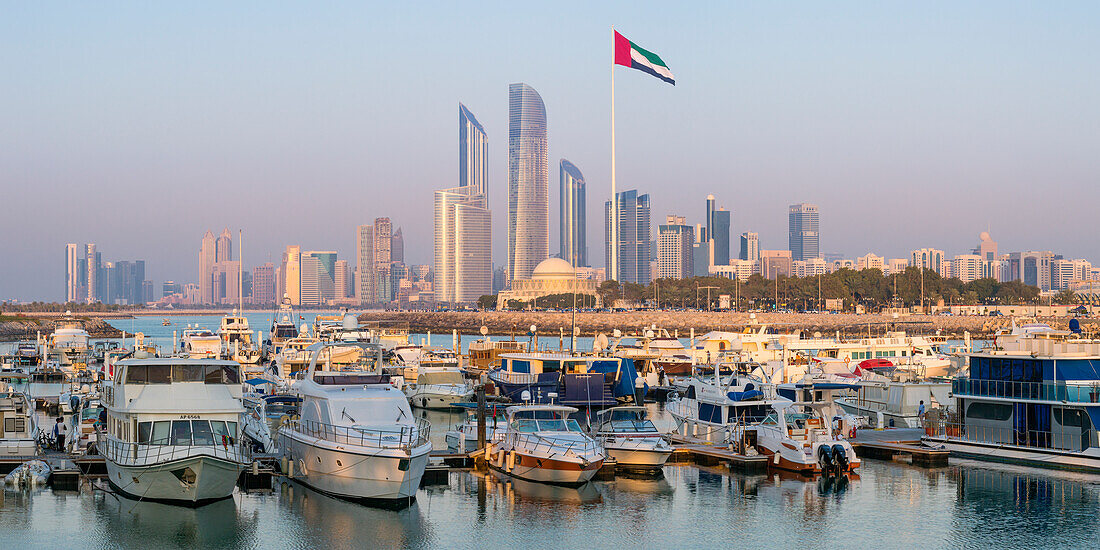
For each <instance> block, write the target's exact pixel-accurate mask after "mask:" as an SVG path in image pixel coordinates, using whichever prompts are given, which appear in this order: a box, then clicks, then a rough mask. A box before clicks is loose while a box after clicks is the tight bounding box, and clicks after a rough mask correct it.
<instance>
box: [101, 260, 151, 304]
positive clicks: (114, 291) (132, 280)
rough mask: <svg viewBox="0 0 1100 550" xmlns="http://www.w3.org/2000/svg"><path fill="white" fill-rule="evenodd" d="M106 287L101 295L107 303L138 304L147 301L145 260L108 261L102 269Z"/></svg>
mask: <svg viewBox="0 0 1100 550" xmlns="http://www.w3.org/2000/svg"><path fill="white" fill-rule="evenodd" d="M100 272H101V274H103V275H104V277H102V279H105V280H106V281H105V282H106V288H104V289H103V295H102V297H101V299H102V301H103V303H105V304H128V305H137V304H143V303H145V291H144V290H143V288H142V285H143V284H144V282H145V260H137V261H134V262H129V261H118V262H114V263H113V264H112V263H107V264H105V265H104V268H103V269H102V270H101V271H100Z"/></svg>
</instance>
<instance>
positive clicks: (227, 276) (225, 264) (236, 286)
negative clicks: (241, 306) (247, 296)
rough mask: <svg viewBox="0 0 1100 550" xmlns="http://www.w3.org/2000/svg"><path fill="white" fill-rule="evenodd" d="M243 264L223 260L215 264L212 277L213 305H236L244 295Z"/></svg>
mask: <svg viewBox="0 0 1100 550" xmlns="http://www.w3.org/2000/svg"><path fill="white" fill-rule="evenodd" d="M240 276H241V262H240V261H237V260H223V261H220V262H215V263H214V273H213V276H212V277H211V280H212V281H213V282H212V288H213V294H214V296H213V298H214V299H213V303H215V304H236V303H238V302H239V301H240V300H241V298H240V294H242V293H243V291H244V290H243V288H242V287H241V284H242V281H241V280H240Z"/></svg>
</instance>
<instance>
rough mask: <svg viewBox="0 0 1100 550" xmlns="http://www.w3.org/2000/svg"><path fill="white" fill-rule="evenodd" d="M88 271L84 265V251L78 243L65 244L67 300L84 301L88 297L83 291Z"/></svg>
mask: <svg viewBox="0 0 1100 550" xmlns="http://www.w3.org/2000/svg"><path fill="white" fill-rule="evenodd" d="M87 275H88V273H87V270H86V268H85V267H84V251H83V250H81V248H80V245H79V244H76V243H68V244H66V245H65V301H66V302H74V303H75V302H82V301H84V299H85V298H86V297H87V293H86V292H83V289H84V283H83V281H84V277H87Z"/></svg>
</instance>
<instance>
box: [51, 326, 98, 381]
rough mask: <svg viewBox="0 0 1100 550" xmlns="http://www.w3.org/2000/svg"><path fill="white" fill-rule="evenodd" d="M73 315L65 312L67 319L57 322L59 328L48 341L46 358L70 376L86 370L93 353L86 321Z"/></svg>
mask: <svg viewBox="0 0 1100 550" xmlns="http://www.w3.org/2000/svg"><path fill="white" fill-rule="evenodd" d="M71 315H72V312H68V311H67V312H65V317H62V318H60V319H58V320H57V328H56V329H54V331H53V334H50V336H49V337H48V338H47V340H46V358H47V359H54V360H56V361H57V364H58V365H59V366H60V368H61V369H62V370H64V371H65V372H67V373H70V374H71V373H72V372H74V371H82V370H84V369H85V368H86V367H87V365H88V359H89V358H90V356H91V353H92V349H91V347H90V346H89V345H88V341H89V337H88V331H86V330H84V321H82V320H80V319H77V318H75V317H72V316H71Z"/></svg>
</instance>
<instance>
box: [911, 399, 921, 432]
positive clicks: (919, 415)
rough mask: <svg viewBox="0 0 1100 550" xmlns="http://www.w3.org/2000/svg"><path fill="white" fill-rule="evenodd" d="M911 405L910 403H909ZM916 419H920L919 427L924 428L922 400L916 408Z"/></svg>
mask: <svg viewBox="0 0 1100 550" xmlns="http://www.w3.org/2000/svg"><path fill="white" fill-rule="evenodd" d="M910 403H911V401H910ZM917 418H919V419H920V425H921V426H924V400H923V399H921V400H920V405H919V406H918V407H917Z"/></svg>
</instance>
